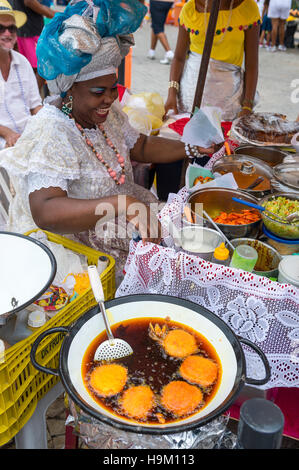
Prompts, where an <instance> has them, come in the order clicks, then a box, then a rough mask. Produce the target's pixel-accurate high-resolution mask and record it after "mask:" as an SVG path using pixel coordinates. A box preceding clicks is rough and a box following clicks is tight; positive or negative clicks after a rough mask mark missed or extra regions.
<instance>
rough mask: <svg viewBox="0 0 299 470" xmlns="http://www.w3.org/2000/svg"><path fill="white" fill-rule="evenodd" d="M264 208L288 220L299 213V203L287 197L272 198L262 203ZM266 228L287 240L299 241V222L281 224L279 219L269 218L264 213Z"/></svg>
mask: <svg viewBox="0 0 299 470" xmlns="http://www.w3.org/2000/svg"><path fill="white" fill-rule="evenodd" d="M261 204H262V206H263V207H265V208H266V209H267V210H268V211H270V212H272V213H273V214H277V216H278V217H280V218H282V219H286V217H287V216H288V215H290V214H293V213H294V212H299V201H298V200H297V199H295V198H294V199H290V198H288V197H285V196H278V197H273V196H272V197H271V198H270V199H268V200H265V201H262V203H261ZM262 217H263V221H264V224H265V226H266V227H267V228H268V229H269V230H270V231H271V232H272V233H274V235H277V236H278V237H282V238H287V239H299V221H297V222H296V221H294V222H287V221H286V223H283V222H280V221H279V220H278V219H274V218H271V217H269V216H268V215H267V214H265V213H264V212H263V214H262Z"/></svg>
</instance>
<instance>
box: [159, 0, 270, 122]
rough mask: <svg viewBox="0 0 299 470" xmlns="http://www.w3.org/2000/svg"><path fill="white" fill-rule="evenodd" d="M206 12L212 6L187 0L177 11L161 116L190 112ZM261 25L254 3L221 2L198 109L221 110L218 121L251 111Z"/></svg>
mask: <svg viewBox="0 0 299 470" xmlns="http://www.w3.org/2000/svg"><path fill="white" fill-rule="evenodd" d="M211 6H212V0H189V1H188V2H187V3H186V4H185V5H184V7H183V8H182V11H181V14H180V17H179V31H178V38H177V44H176V49H175V55H174V59H173V62H172V65H171V70H170V82H169V92H168V98H167V101H166V103H165V112H166V113H167V112H168V111H169V110H170V109H172V110H174V112H175V113H178V112H189V113H190V112H191V111H192V106H193V101H194V94H195V89H196V84H197V78H198V73H199V69H200V63H201V58H202V53H203V49H204V44H205V36H206V30H207V27H208V23H209V17H210V11H211ZM260 23H261V20H260V13H259V9H258V6H257V3H256V2H255V0H221V2H220V9H219V15H218V19H217V25H216V30H215V37H214V41H213V46H212V50H211V56H210V62H209V67H208V72H207V77H206V82H205V87H204V92H203V99H202V106H205V105H210V106H218V107H220V108H221V110H222V119H223V120H226V121H231V120H233V119H234V118H236V117H237V116H238V115H240V114H247V113H250V112H251V111H252V109H253V106H254V103H255V95H256V86H257V79H258V50H259V31H260ZM186 57H187V60H186ZM243 62H244V69H243Z"/></svg>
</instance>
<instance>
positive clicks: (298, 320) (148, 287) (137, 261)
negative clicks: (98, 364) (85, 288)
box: [116, 189, 299, 438]
mask: <svg viewBox="0 0 299 470" xmlns="http://www.w3.org/2000/svg"><path fill="white" fill-rule="evenodd" d="M186 195H187V191H186V190H185V189H183V190H181V191H180V192H179V193H178V194H177V195H171V196H170V198H169V201H168V203H167V204H166V205H165V206H164V208H163V209H162V211H161V212H160V214H159V218H160V221H161V224H162V229H163V218H164V217H166V216H167V215H168V216H170V217H171V218H172V220H173V221H175V220H178V219H179V220H180V219H181V214H182V207H183V205H184V203H185V200H186V199H185V198H186ZM125 273H126V275H125V278H124V280H123V282H122V284H121V285H120V286H119V288H118V290H117V292H116V297H121V296H125V295H130V294H140V293H143V294H144V293H151V294H153V293H154V294H163V295H171V296H175V297H179V298H185V299H188V300H191V301H193V302H195V303H197V304H199V305H201V306H203V307H205V308H207V309H208V310H210V311H212V312H213V313H214V314H216V315H218V316H219V317H220V318H221V319H222V320H224V321H225V322H226V323H227V324H228V325H229V326H230V327H231V329H232V330H233V331H234V333H235V334H237V335H239V336H241V337H244V338H247V339H249V340H251V341H252V342H254V343H255V344H256V345H258V346H259V347H260V348H261V349H262V351H263V352H264V353H265V354H266V356H267V359H268V361H269V363H270V366H271V378H270V380H269V382H268V383H267V384H266V385H264V386H260V387H258V388H256V390H257V393H260V392H262V391H264V392H265V393H267V394H268V391H271V390H272V392H271V393H270V392H269V395H268V397H270V398H271V399H275V394H277V392H274V390H276V388H283V389H284V390H287V389H288V388H289V389H290V390H291V389H295V390H298V388H299V358H298V332H299V317H298V312H299V289H298V288H296V287H294V286H292V285H289V284H279V283H277V282H274V281H272V280H270V279H268V278H266V277H262V276H258V275H256V274H253V273H249V272H245V271H242V270H240V269H233V268H230V267H226V266H222V265H216V264H213V263H211V262H209V261H205V260H203V259H201V258H200V257H199V256H193V255H190V254H186V253H184V252H182V251H176V250H175V249H174V248H173V247H170V246H159V245H155V244H151V243H147V244H143V243H142V241H139V242H137V243H136V242H134V241H132V242H131V246H130V253H129V256H128V259H127V263H126V266H125ZM244 353H245V357H246V363H247V367H248V376H250V377H254V378H260V377H262V376H263V373H264V370H263V365H262V363H261V361H260V359H259V358H258V357H257V355H256V354H255V353H253V352H252V351H250V350H249V349H248V348H246V347H245V348H244ZM291 406H293V405H291ZM289 412H290V410H287V412H286V414H288V413H289ZM292 413H293V417H294V413H296V408H293V409H292ZM286 426H289V424H288V423H286ZM289 427H290V426H289ZM288 429H289V428H288ZM288 432H289V433H290V432H292V431H290V429H289V430H288ZM297 433H298V430H297ZM290 437H296V438H298V437H299V435H290Z"/></svg>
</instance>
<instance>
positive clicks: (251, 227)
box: [188, 188, 261, 240]
mask: <svg viewBox="0 0 299 470" xmlns="http://www.w3.org/2000/svg"><path fill="white" fill-rule="evenodd" d="M233 197H236V198H238V199H243V200H244V201H249V202H253V203H254V204H258V200H257V199H256V198H255V197H253V196H251V195H250V194H247V193H245V192H243V191H238V190H237V189H226V188H206V189H204V188H201V189H199V190H197V191H195V192H194V193H192V194H190V196H189V197H188V203H189V204H190V206H191V211H192V215H193V219H194V220H198V219H199V216H198V214H197V213H196V210H197V204H202V205H203V209H204V210H205V211H206V212H207V213H208V215H209V216H210V217H212V219H213V218H214V217H216V216H217V215H219V213H220V212H232V211H235V212H240V211H242V210H244V208H245V206H244V205H243V204H240V203H238V202H235V201H233V200H232V198H233ZM198 208H199V209H200V206H198ZM204 224H205V225H206V226H207V227H210V223H209V222H208V221H206V220H205V219H204ZM217 225H218V227H219V228H220V230H221V231H222V233H224V235H225V236H226V237H227V238H228V239H229V240H231V239H232V238H243V237H250V238H256V237H257V235H258V233H259V230H260V226H261V221H260V220H258V221H257V222H253V223H251V224H244V225H224V224H219V223H217Z"/></svg>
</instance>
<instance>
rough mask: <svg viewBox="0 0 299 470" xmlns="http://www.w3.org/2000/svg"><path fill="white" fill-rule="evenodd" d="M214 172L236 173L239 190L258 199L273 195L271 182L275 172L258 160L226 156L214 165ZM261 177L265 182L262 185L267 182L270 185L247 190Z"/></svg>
mask: <svg viewBox="0 0 299 470" xmlns="http://www.w3.org/2000/svg"><path fill="white" fill-rule="evenodd" d="M212 172H213V173H221V174H226V173H234V176H235V179H236V182H237V184H238V189H239V190H240V191H244V192H246V193H248V194H250V195H251V196H254V197H256V198H262V197H264V196H266V195H267V194H270V193H271V183H270V182H271V179H272V178H273V170H272V168H271V167H270V166H269V165H267V164H266V163H264V162H262V161H261V160H259V159H257V158H254V157H249V156H248V155H226V156H224V157H221V158H219V159H218V160H217V161H216V162H215V163H214V165H213V168H212ZM237 175H238V176H237ZM260 176H261V177H263V178H264V180H265V181H264V182H262V183H261V185H265V182H267V180H268V185H266V187H264V188H262V186H261V185H258V186H256V188H253V189H247V187H248V186H249V185H250V184H251V183H253V181H254V180H256V179H257V178H258V177H260Z"/></svg>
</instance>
